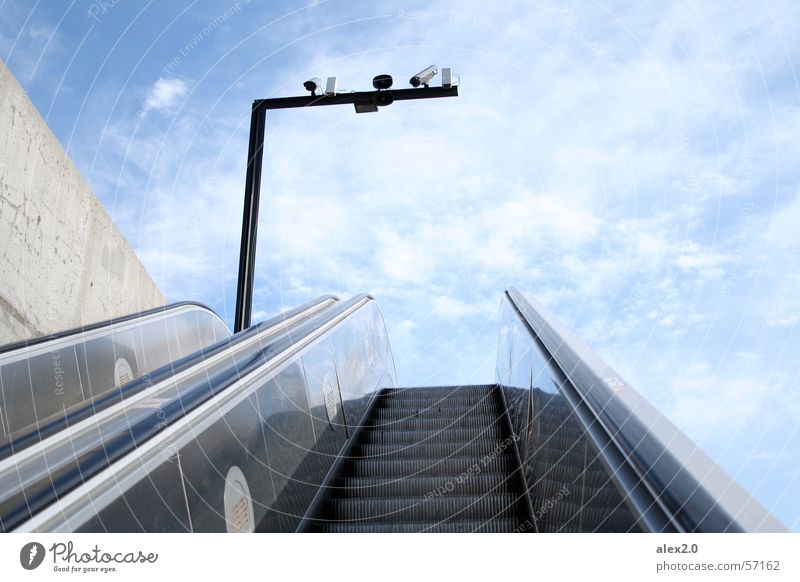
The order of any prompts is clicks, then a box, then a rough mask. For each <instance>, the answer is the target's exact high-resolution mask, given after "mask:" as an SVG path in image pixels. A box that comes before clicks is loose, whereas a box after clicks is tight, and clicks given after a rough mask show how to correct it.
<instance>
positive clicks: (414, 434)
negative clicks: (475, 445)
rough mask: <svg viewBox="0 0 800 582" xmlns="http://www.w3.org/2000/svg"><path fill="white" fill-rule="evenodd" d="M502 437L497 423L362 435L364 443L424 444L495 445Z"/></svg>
mask: <svg viewBox="0 0 800 582" xmlns="http://www.w3.org/2000/svg"><path fill="white" fill-rule="evenodd" d="M502 436H503V433H502V427H501V426H500V424H499V423H497V424H494V425H491V426H486V427H483V428H480V429H477V430H476V429H464V428H449V429H433V430H400V429H396V430H395V429H393V430H384V429H376V428H372V429H368V430H366V431H365V432H364V434H363V439H364V440H363V442H364V443H386V444H389V443H426V444H435V443H440V442H465V443H466V442H477V441H490V442H492V443H496V442H497V441H498V440H499V439H501V438H502Z"/></svg>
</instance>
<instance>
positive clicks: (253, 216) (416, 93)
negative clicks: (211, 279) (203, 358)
mask: <svg viewBox="0 0 800 582" xmlns="http://www.w3.org/2000/svg"><path fill="white" fill-rule="evenodd" d="M388 94H391V97H390V98H389V99H388V100H384V101H383V102H379V99H378V98H379V97H384V98H385V97H388V96H389V95H388ZM457 96H458V87H456V86H451V87H430V88H425V89H390V90H384V91H354V92H352V93H339V94H335V95H303V96H300V97H276V98H273V99H256V100H255V101H254V102H253V109H252V112H251V114H250V145H249V146H248V150H247V179H246V181H245V187H244V188H245V190H244V213H243V217H242V243H241V248H240V250H239V282H238V286H237V288H236V316H235V320H234V325H233V331H234V333H237V332H240V331H242V330H244V329H247V328H248V327H250V317H251V314H252V311H253V275H254V273H255V265H256V231H257V230H258V202H259V198H260V197H261V162H262V160H263V157H264V130H265V128H266V124H267V110H270V109H293V108H298V107H319V106H323V105H345V104H351V105H355V106H356V112H358V106H359V105H367V104H374V105H376V106H382V105H388V104H389V103H391V102H392V101H407V100H411V99H431V98H436V97H457Z"/></svg>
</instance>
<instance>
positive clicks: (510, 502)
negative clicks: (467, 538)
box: [328, 494, 518, 522]
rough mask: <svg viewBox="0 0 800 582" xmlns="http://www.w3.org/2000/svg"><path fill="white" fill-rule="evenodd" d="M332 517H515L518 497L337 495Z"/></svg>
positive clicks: (436, 518) (331, 506)
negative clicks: (354, 496)
mask: <svg viewBox="0 0 800 582" xmlns="http://www.w3.org/2000/svg"><path fill="white" fill-rule="evenodd" d="M328 503H329V506H330V510H331V516H332V517H333V518H334V519H337V520H338V521H364V520H380V521H395V522H396V521H433V522H438V521H446V520H449V519H486V520H489V519H492V518H497V517H514V515H515V514H516V505H517V503H518V498H517V497H516V496H514V495H509V494H487V495H480V496H478V495H443V496H441V497H434V498H430V499H429V498H407V497H372V498H365V499H351V498H339V497H337V498H333V499H330V500H329V501H328Z"/></svg>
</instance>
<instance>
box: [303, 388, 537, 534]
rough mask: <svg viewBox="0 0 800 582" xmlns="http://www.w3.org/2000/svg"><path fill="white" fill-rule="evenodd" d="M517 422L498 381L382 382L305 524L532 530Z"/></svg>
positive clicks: (333, 528) (318, 527)
mask: <svg viewBox="0 0 800 582" xmlns="http://www.w3.org/2000/svg"><path fill="white" fill-rule="evenodd" d="M510 428H511V427H510V425H509V424H508V423H507V419H506V416H505V408H504V407H503V404H502V401H501V399H500V395H499V391H498V389H497V388H496V387H494V386H450V387H438V388H416V389H389V390H384V391H383V392H382V393H381V394H379V395H378V397H377V401H376V403H375V406H374V407H373V409H372V412H371V414H370V415H369V417H368V419H367V422H366V423H365V424H364V425H363V426H362V427H361V430H360V432H359V434H358V435H357V437H356V440H355V446H354V450H353V451H352V453H351V455H348V457H349V458H348V459H347V460H346V461H345V462H344V463H342V465H341V467H340V468H338V470H337V471H336V472H335V477H334V478H333V481H332V483H331V484H330V485H329V486H328V487H326V489H327V491H328V498H327V499H325V500H324V501H323V503H322V507H321V508H320V515H319V517H316V518H313V519H309V520H308V521H309V524H308V525H307V527H308V528H309V531H320V532H337V533H341V532H359V533H365V532H408V533H416V532H498V533H499V532H506V533H510V532H514V531H524V530H525V529H527V528H529V527H532V525H531V524H532V519H533V518H532V515H531V512H530V505H529V503H528V502H527V495H526V493H525V485H524V482H523V480H522V478H521V467H520V463H519V458H518V457H517V456H516V455H515V454H514V448H513V443H514V439H513V435H512V434H511V430H510Z"/></svg>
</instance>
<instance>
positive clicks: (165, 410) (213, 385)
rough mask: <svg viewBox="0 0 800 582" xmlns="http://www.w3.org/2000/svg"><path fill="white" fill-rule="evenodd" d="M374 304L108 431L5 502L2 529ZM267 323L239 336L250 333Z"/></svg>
mask: <svg viewBox="0 0 800 582" xmlns="http://www.w3.org/2000/svg"><path fill="white" fill-rule="evenodd" d="M365 299H366V300H371V299H372V297H371V296H370V295H366V294H362V295H356V296H355V297H353V298H351V299H349V300H348V301H345V302H340V303H338V304H336V305H334V306H333V307H331V308H330V309H326V310H324V311H323V312H322V313H320V314H319V315H317V316H315V317H312V318H311V319H310V320H309V321H307V322H306V323H304V324H302V325H300V326H299V327H297V328H296V329H292V330H289V331H287V332H286V333H283V334H281V335H280V336H278V337H276V338H275V339H274V340H273V341H271V342H270V343H268V344H266V345H264V346H254V347H253V351H252V352H250V353H249V355H247V356H243V357H242V358H241V359H240V360H239V361H237V362H235V363H234V364H233V365H231V366H228V367H227V368H225V369H223V370H221V371H220V372H218V373H217V374H215V375H213V376H210V377H206V378H204V379H203V380H202V381H201V382H199V383H198V384H196V385H194V386H192V387H190V388H187V389H185V390H183V391H182V392H181V393H180V394H179V395H177V396H176V397H175V398H173V399H172V400H170V401H169V402H166V403H162V404H161V405H160V406H159V408H158V409H157V410H153V411H152V412H151V413H150V414H146V415H145V416H143V417H142V418H139V419H137V420H133V419H131V418H126V420H125V422H123V423H121V426H118V427H115V428H114V429H113V430H112V429H109V430H107V431H106V434H108V435H109V436H108V438H106V439H105V440H103V441H102V442H99V443H97V445H96V446H94V447H92V448H91V449H90V450H88V451H86V452H85V453H84V454H81V455H80V456H79V457H76V458H75V459H74V460H73V461H72V462H71V463H67V464H65V465H64V466H62V467H60V468H59V469H56V470H55V471H52V472H50V473H48V475H47V476H46V477H44V478H42V479H40V480H39V481H38V482H36V483H34V484H33V485H31V486H29V487H27V488H26V489H25V490H24V491H18V492H16V494H15V495H13V496H11V497H9V498H8V499H5V500H3V501H2V502H0V529H2V530H3V531H10V530H11V529H13V528H15V527H17V526H18V525H20V524H21V523H23V522H24V521H26V520H27V519H29V518H30V517H32V516H33V515H35V514H36V513H38V512H39V511H41V510H42V509H44V508H45V507H47V506H48V505H50V504H51V503H53V502H55V501H56V500H58V499H59V498H61V497H63V496H64V495H66V494H67V493H69V492H70V491H72V490H73V489H74V488H76V487H78V486H80V485H81V484H82V483H84V482H85V481H87V480H88V479H90V478H91V477H93V476H94V475H96V474H97V473H99V472H100V471H102V470H103V469H106V468H107V467H109V466H110V465H111V464H113V463H114V462H115V461H117V460H119V459H120V458H122V457H123V456H125V455H127V454H128V453H131V452H133V451H134V450H135V449H136V448H137V447H139V446H141V445H142V444H144V443H145V442H146V441H148V440H149V439H151V438H153V437H155V436H156V435H158V433H160V432H161V431H162V430H164V429H165V428H166V427H168V426H170V425H171V424H173V423H174V422H176V421H178V420H180V419H182V418H183V417H185V416H186V415H187V414H189V413H190V412H191V411H193V410H194V409H196V408H197V407H198V406H200V405H202V404H203V403H204V402H206V401H208V400H210V399H211V398H214V397H216V396H218V395H220V394H221V393H222V392H224V391H225V390H226V389H227V388H229V387H230V386H231V385H233V384H235V383H236V382H237V381H238V380H240V379H241V378H242V377H243V376H245V375H247V374H249V373H250V372H253V371H255V370H257V369H258V368H259V367H261V366H263V365H264V364H265V363H266V362H267V361H269V360H270V359H271V358H273V357H274V356H276V355H278V354H280V353H282V352H284V351H287V350H289V349H290V348H291V347H292V346H293V345H294V344H296V343H298V342H300V341H301V340H303V339H304V338H306V337H308V336H309V335H311V334H313V333H315V332H316V331H318V330H319V329H320V328H321V327H323V326H325V325H327V324H328V323H330V322H331V321H332V320H334V319H336V318H337V317H338V316H340V315H341V314H342V313H344V312H346V311H347V310H349V309H350V308H351V307H353V306H354V305H356V304H358V303H360V302H362V301H364V300H365ZM260 325H261V324H259V325H257V326H254V327H252V328H249V329H248V330H245V331H244V332H241V333H240V334H237V336H238V335H241V334H244V333H248V332H250V331H251V330H253V329H254V328H258V327H259V326H260Z"/></svg>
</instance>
